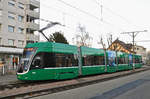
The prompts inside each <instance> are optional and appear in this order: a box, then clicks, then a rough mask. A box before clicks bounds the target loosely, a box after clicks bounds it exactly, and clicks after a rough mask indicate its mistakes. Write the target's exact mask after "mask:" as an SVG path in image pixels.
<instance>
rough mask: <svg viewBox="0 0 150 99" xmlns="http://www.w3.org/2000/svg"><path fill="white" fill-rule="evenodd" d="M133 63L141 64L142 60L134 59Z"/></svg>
mask: <svg viewBox="0 0 150 99" xmlns="http://www.w3.org/2000/svg"><path fill="white" fill-rule="evenodd" d="M133 62H134V63H141V59H140V58H134V59H133Z"/></svg>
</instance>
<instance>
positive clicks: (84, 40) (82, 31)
mask: <svg viewBox="0 0 150 99" xmlns="http://www.w3.org/2000/svg"><path fill="white" fill-rule="evenodd" d="M77 28H78V30H79V33H78V34H76V35H75V38H73V42H74V43H76V45H78V46H88V47H90V46H91V45H92V40H93V38H92V37H91V36H90V35H89V33H88V32H87V31H86V28H85V27H84V26H81V25H80V24H79V26H78V27H77Z"/></svg>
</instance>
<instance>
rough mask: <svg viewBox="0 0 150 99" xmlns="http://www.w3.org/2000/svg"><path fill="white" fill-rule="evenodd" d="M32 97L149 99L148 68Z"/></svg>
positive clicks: (37, 98) (149, 78)
mask: <svg viewBox="0 0 150 99" xmlns="http://www.w3.org/2000/svg"><path fill="white" fill-rule="evenodd" d="M33 99H150V70H149V71H145V72H141V73H136V74H133V75H129V76H126V77H122V78H118V79H114V80H109V81H105V82H101V83H97V84H93V85H89V86H85V87H80V88H76V89H72V90H67V91H63V92H58V93H53V94H49V95H44V96H39V97H35V98H33Z"/></svg>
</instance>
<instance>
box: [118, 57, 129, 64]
mask: <svg viewBox="0 0 150 99" xmlns="http://www.w3.org/2000/svg"><path fill="white" fill-rule="evenodd" d="M118 64H128V58H127V57H123V58H122V57H118Z"/></svg>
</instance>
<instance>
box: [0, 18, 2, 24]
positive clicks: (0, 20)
mask: <svg viewBox="0 0 150 99" xmlns="http://www.w3.org/2000/svg"><path fill="white" fill-rule="evenodd" d="M1 23H2V16H0V24H1Z"/></svg>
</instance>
